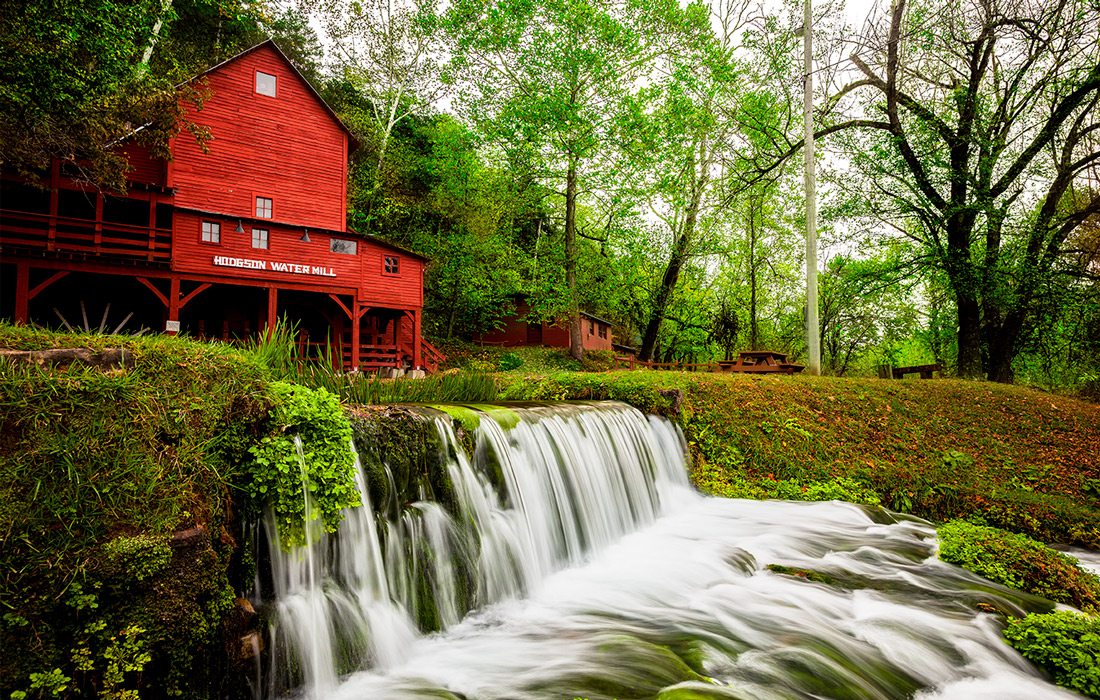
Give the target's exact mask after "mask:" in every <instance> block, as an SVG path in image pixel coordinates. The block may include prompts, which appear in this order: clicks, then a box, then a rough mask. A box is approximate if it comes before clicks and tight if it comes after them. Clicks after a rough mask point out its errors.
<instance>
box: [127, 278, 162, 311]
mask: <svg viewBox="0 0 1100 700" xmlns="http://www.w3.org/2000/svg"><path fill="white" fill-rule="evenodd" d="M134 279H136V280H137V281H138V282H141V283H142V284H144V285H145V286H146V287H147V288H148V289H149V291H150V292H152V293H153V294H155V295H157V299H160V303H162V304H164V305H165V306H168V297H166V296H164V295H163V294H161V293H160V290H159V289H157V288H156V286H155V285H153V283H152V282H150V281H149V280H148V279H147V278H145V277H135V278H134Z"/></svg>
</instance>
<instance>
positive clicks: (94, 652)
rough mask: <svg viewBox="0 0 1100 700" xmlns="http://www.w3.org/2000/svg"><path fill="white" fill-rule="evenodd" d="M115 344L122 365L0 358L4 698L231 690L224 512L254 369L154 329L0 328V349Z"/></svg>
mask: <svg viewBox="0 0 1100 700" xmlns="http://www.w3.org/2000/svg"><path fill="white" fill-rule="evenodd" d="M120 346H121V347H124V348H125V351H126V357H127V360H128V361H127V363H126V365H125V366H117V367H116V366H98V367H97V366H89V365H88V364H86V363H84V362H74V363H72V364H68V365H64V364H62V365H53V364H42V365H39V364H36V363H32V362H27V361H25V360H21V359H20V360H13V359H0V523H2V529H0V544H2V547H0V572H2V573H0V601H2V609H0V679H2V680H0V688H3V689H4V690H5V691H6V692H5V693H4V695H5V697H6V696H7V695H8V694H9V693H12V692H16V693H17V694H18V693H21V692H26V693H28V694H29V696H30V697H52V696H53V695H55V694H56V695H60V696H73V695H83V694H87V693H89V692H90V691H91V689H93V688H94V689H95V692H96V693H97V694H98V695H99V696H102V697H130V696H129V695H127V694H126V693H128V692H132V691H135V690H137V689H142V694H143V697H144V696H149V697H162V696H169V695H173V694H179V693H183V694H185V695H188V696H190V697H202V696H204V695H209V696H224V695H228V694H231V693H232V691H231V689H230V688H227V687H225V686H224V685H223V684H224V683H225V682H226V679H227V678H228V677H229V676H228V675H227V674H226V673H225V670H226V668H225V667H226V665H227V664H229V663H231V662H230V658H231V655H229V654H227V653H226V648H225V647H224V646H223V639H224V638H225V635H224V634H223V633H224V632H225V630H224V629H223V624H225V623H226V621H227V620H229V619H230V618H231V617H232V612H233V610H234V598H235V592H234V589H233V587H232V586H231V585H230V575H231V569H232V568H233V566H235V552H236V551H237V550H236V538H237V536H238V534H239V531H238V530H236V529H235V527H234V517H233V516H234V514H233V503H234V499H235V496H236V493H235V488H236V487H237V485H239V484H241V483H242V482H243V481H244V476H245V475H244V472H243V470H244V464H245V462H246V459H245V457H246V454H247V452H246V451H247V448H248V446H249V445H251V444H253V443H254V442H255V441H256V440H257V439H258V435H259V434H260V429H261V426H262V424H263V422H264V420H265V418H266V414H267V410H268V407H267V403H266V401H265V400H264V396H263V391H264V386H265V379H264V377H265V370H264V368H263V367H262V366H260V365H259V364H258V363H257V362H255V361H254V360H253V359H252V358H250V357H249V356H247V355H243V354H240V353H236V352H233V351H230V350H228V349H227V348H218V347H213V346H209V345H202V344H197V343H191V342H187V341H185V340H180V339H175V338H169V337H166V336H153V337H148V338H129V339H122V338H110V337H106V336H90V335H80V336H67V335H62V334H52V333H44V332H36V331H32V330H28V329H18V328H12V327H10V326H0V347H5V348H11V349H21V350H43V349H47V348H55V347H62V348H73V347H76V348H89V349H91V350H104V349H107V348H118V347H120ZM62 689H63V690H62ZM13 697H15V696H13ZM133 697H136V695H134V696H133Z"/></svg>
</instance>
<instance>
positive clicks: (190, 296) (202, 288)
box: [180, 282, 213, 309]
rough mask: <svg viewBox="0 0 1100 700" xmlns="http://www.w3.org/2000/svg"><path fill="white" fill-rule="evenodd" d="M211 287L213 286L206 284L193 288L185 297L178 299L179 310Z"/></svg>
mask: <svg viewBox="0 0 1100 700" xmlns="http://www.w3.org/2000/svg"><path fill="white" fill-rule="evenodd" d="M212 286H213V285H212V284H210V283H209V282H207V283H206V284H200V285H199V286H198V287H195V288H194V289H192V290H191V292H190V293H189V294H188V295H187V296H185V297H183V298H182V299H180V308H181V309H182V308H183V307H185V306H187V302H189V301H191V300H192V299H194V298H195V297H197V296H198V295H200V294H202V293H203V292H205V291H206V290H207V289H210V287H212Z"/></svg>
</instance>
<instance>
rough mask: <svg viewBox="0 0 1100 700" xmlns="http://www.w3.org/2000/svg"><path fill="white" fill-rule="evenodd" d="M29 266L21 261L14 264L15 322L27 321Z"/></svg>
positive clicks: (29, 290)
mask: <svg viewBox="0 0 1100 700" xmlns="http://www.w3.org/2000/svg"><path fill="white" fill-rule="evenodd" d="M30 295H31V266H30V263H25V262H21V263H18V264H17V265H16V266H15V322H16V323H29V321H30V306H31V304H30V302H31V296H30Z"/></svg>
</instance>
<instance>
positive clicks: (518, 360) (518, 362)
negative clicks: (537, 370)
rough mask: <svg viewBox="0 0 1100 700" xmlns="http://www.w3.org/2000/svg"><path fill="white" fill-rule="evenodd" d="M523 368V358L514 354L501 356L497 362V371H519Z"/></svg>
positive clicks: (509, 353)
mask: <svg viewBox="0 0 1100 700" xmlns="http://www.w3.org/2000/svg"><path fill="white" fill-rule="evenodd" d="M522 366H523V358H522V357H520V356H519V355H517V354H516V353H514V352H506V353H504V354H503V355H501V356H500V359H499V360H497V369H499V370H500V371H502V372H507V371H509V370H513V369H519V368H520V367H522Z"/></svg>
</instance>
